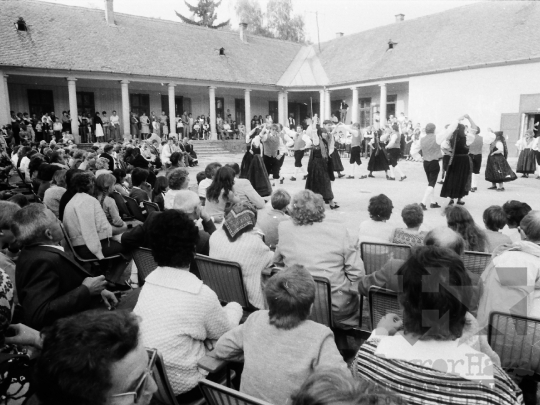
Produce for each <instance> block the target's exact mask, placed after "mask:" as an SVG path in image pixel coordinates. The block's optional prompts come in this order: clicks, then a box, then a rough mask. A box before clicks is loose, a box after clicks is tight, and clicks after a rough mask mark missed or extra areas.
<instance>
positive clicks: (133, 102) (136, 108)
mask: <svg viewBox="0 0 540 405" xmlns="http://www.w3.org/2000/svg"><path fill="white" fill-rule="evenodd" d="M129 106H130V107H131V112H134V113H135V114H137V116H138V117H140V116H141V115H142V113H143V112H145V113H146V115H150V95H148V94H140V93H131V94H130V95H129ZM156 114H157V116H158V117H159V116H160V115H161V111H160V112H159V113H156Z"/></svg>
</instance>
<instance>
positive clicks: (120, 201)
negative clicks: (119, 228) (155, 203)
mask: <svg viewBox="0 0 540 405" xmlns="http://www.w3.org/2000/svg"><path fill="white" fill-rule="evenodd" d="M110 197H111V198H112V199H113V200H114V202H115V203H116V206H117V207H118V212H119V213H120V216H121V217H122V219H123V220H124V221H129V220H130V219H133V217H132V215H131V213H130V212H129V209H128V207H127V205H126V200H124V196H123V195H122V194H120V193H119V192H118V191H113V192H112V193H111V194H110Z"/></svg>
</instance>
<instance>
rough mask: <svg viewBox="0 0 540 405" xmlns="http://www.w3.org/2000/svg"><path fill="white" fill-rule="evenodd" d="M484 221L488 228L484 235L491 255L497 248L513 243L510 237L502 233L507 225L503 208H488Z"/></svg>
mask: <svg viewBox="0 0 540 405" xmlns="http://www.w3.org/2000/svg"><path fill="white" fill-rule="evenodd" d="M483 220H484V225H485V226H486V229H485V231H484V233H485V234H486V241H487V245H488V252H489V253H492V252H493V251H494V250H495V248H497V246H500V245H506V244H509V243H512V240H511V239H510V237H508V236H507V235H504V234H502V233H501V232H500V231H501V229H503V228H504V226H505V225H506V214H505V212H504V210H503V209H502V207H501V206H499V205H492V206H490V207H488V208H486V210H485V211H484V215H483Z"/></svg>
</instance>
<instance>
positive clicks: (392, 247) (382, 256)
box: [360, 242, 411, 274]
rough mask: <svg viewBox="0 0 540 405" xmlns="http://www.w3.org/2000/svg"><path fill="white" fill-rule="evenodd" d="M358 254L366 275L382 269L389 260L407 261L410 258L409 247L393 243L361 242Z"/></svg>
mask: <svg viewBox="0 0 540 405" xmlns="http://www.w3.org/2000/svg"><path fill="white" fill-rule="evenodd" d="M360 253H361V254H362V261H363V262H364V268H365V270H366V274H371V273H374V272H376V271H377V270H380V269H382V268H383V266H384V265H385V264H386V263H387V262H388V261H389V260H391V259H399V260H407V259H408V258H409V257H410V256H411V247H410V246H408V245H396V244H394V243H375V242H362V243H361V244H360Z"/></svg>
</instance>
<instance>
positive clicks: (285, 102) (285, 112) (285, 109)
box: [283, 91, 289, 128]
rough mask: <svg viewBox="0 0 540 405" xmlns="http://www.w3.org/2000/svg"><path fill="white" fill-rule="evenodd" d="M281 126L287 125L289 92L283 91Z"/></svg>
mask: <svg viewBox="0 0 540 405" xmlns="http://www.w3.org/2000/svg"><path fill="white" fill-rule="evenodd" d="M283 126H284V127H287V128H288V127H289V93H288V92H286V91H284V92H283Z"/></svg>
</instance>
